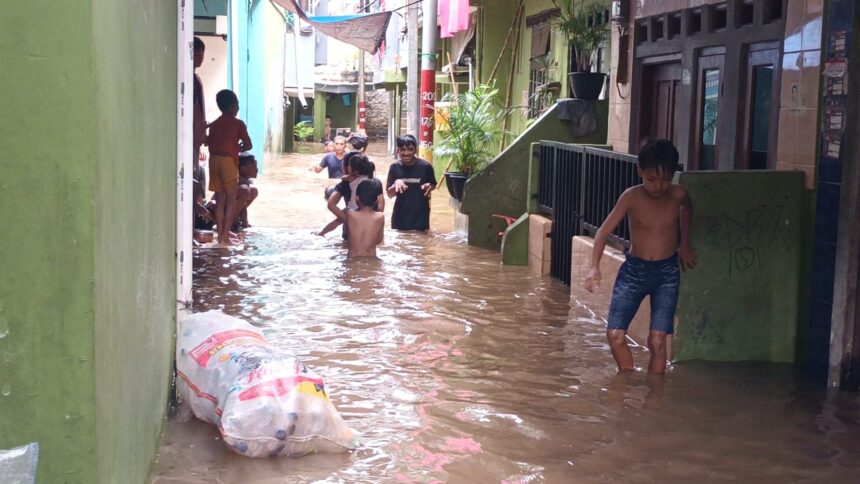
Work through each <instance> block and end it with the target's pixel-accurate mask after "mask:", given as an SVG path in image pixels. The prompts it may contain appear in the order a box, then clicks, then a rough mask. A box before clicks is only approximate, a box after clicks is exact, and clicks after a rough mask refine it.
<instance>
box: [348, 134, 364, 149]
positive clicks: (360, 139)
mask: <svg viewBox="0 0 860 484" xmlns="http://www.w3.org/2000/svg"><path fill="white" fill-rule="evenodd" d="M346 142H347V143H349V144H350V145H352V149H354V150H357V151H361V152H362V153H364V152H365V150H367V136H365V135H363V134H361V133H353V134H351V135H349V139H347V140H346Z"/></svg>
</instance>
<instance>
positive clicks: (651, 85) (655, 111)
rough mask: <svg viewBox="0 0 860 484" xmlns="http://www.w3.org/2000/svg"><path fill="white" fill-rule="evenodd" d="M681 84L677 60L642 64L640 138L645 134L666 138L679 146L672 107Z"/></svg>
mask: <svg viewBox="0 0 860 484" xmlns="http://www.w3.org/2000/svg"><path fill="white" fill-rule="evenodd" d="M680 85H681V63H680V62H671V63H665V64H655V65H646V66H643V68H642V95H641V96H640V98H641V99H642V101H641V103H640V107H641V109H640V112H639V130H638V133H639V141H640V142H641V141H642V140H644V139H646V138H665V139H668V140H671V141H672V143H674V144H675V146H678V142H677V139H676V138H677V136H676V135H675V109H676V98H677V94H678V89H679V87H680Z"/></svg>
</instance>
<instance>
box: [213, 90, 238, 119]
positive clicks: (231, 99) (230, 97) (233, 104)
mask: <svg viewBox="0 0 860 484" xmlns="http://www.w3.org/2000/svg"><path fill="white" fill-rule="evenodd" d="M215 103H216V104H217V105H218V109H220V110H221V112H222V113H224V114H229V115H233V116H235V115H236V114H237V113H238V112H239V98H238V97H236V93H235V92H233V91H231V90H229V89H223V90H221V91H218V94H216V95H215Z"/></svg>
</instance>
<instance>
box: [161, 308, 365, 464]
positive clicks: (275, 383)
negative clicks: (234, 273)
mask: <svg viewBox="0 0 860 484" xmlns="http://www.w3.org/2000/svg"><path fill="white" fill-rule="evenodd" d="M176 373H177V379H176V384H177V386H178V388H179V392H180V395H181V396H182V398H183V400H184V401H185V402H186V404H188V405H190V407H191V410H192V411H193V412H194V415H195V416H196V417H197V418H199V419H201V420H203V421H206V422H209V423H212V424H214V425H217V426H218V428H219V430H220V431H221V435H222V436H223V438H224V442H226V443H227V445H229V446H230V448H232V449H233V450H234V451H236V452H238V453H240V454H242V455H246V456H251V457H274V456H277V455H291V456H297V455H303V454H307V453H310V452H344V451H347V450H350V449H353V448H355V446H356V443H357V439H356V437H355V434H354V433H353V431H352V430H351V429H350V428H349V427H347V425H346V423H345V422H344V421H343V419H342V418H341V416H340V414H339V413H338V412H337V410H336V409H335V408H334V405H333V404H332V403H331V401H330V400H329V398H328V395H327V394H326V391H325V385H324V384H323V380H322V378H320V377H319V376H317V375H316V374H314V373H313V372H312V371H310V370H309V369H308V368H307V367H305V366H304V364H302V362H301V361H300V360H299V359H298V358H296V357H295V356H292V355H289V354H286V353H285V352H283V351H281V350H279V349H277V348H274V347H273V346H271V345H270V344H269V343H268V342H267V341H266V339H265V338H264V336H263V333H262V332H261V331H260V330H259V329H258V328H256V327H254V326H252V325H251V324H249V323H247V322H245V321H243V320H241V319H238V318H234V317H232V316H228V315H226V314H224V313H222V312H220V311H208V312H205V313H197V314H194V315H191V316H189V317H187V318H185V319H183V320H182V321H181V322H180V326H179V334H178V337H177V341H176Z"/></svg>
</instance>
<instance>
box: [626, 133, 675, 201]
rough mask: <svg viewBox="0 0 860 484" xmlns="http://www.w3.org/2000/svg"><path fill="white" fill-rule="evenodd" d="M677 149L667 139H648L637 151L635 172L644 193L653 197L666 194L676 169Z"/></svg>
mask: <svg viewBox="0 0 860 484" xmlns="http://www.w3.org/2000/svg"><path fill="white" fill-rule="evenodd" d="M678 158H679V156H678V149H677V148H675V145H673V144H672V142H671V141H669V140H667V139H658V138H648V139H646V140H645V141H644V142H643V143H642V146H641V148H640V149H639V163H638V166H637V168H636V171H637V172H638V174H639V177H640V178H642V185H643V186H644V188H645V191H646V192H647V193H648V194H649V195H651V196H655V197H659V196H662V195H665V194H666V193H668V190H669V187H670V186H671V184H672V177H674V176H675V171H676V170H677V169H678Z"/></svg>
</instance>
